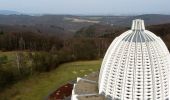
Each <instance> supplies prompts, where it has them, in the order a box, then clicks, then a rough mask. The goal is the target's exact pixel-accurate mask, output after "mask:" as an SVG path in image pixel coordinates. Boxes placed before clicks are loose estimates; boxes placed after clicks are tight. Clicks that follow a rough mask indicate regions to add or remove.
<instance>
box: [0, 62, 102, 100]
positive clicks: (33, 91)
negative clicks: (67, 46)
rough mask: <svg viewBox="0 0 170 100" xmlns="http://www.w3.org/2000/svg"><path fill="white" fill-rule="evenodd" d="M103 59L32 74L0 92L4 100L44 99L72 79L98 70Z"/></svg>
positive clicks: (70, 64) (69, 64)
mask: <svg viewBox="0 0 170 100" xmlns="http://www.w3.org/2000/svg"><path fill="white" fill-rule="evenodd" d="M100 64H101V60H95V61H77V62H72V63H66V64H62V65H60V66H59V67H58V68H56V69H55V70H53V71H51V72H48V73H41V74H39V75H34V76H31V77H30V78H29V79H27V80H24V81H20V82H18V83H16V84H15V85H13V86H12V87H11V88H8V89H6V90H5V91H3V92H2V93H0V99H2V100H42V99H44V98H45V97H46V96H47V95H48V93H50V92H51V91H53V90H54V89H56V88H58V87H60V86H61V85H63V84H65V83H67V82H68V81H70V80H73V79H76V77H78V76H79V77H81V76H83V75H85V74H89V73H91V72H93V71H97V70H99V68H100Z"/></svg>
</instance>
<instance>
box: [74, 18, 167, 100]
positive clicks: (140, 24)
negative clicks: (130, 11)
mask: <svg viewBox="0 0 170 100" xmlns="http://www.w3.org/2000/svg"><path fill="white" fill-rule="evenodd" d="M169 60H170V54H169V51H168V49H167V47H166V45H165V43H164V42H163V41H162V39H161V38H160V37H158V36H156V35H155V34H154V33H152V32H150V31H148V30H145V26H144V21H143V20H140V19H136V20H133V23H132V28H131V30H128V31H126V32H124V33H122V34H121V35H120V36H118V37H116V38H115V39H114V41H113V42H112V43H111V45H110V46H109V48H108V50H107V52H106V54H105V57H104V59H103V62H102V66H101V69H100V73H99V74H97V73H95V74H92V75H89V76H86V77H85V78H78V79H77V83H76V84H75V85H74V88H73V91H72V100H170V99H169V96H170V94H169V93H170V91H169V66H170V62H169ZM98 75H99V77H98ZM87 77H88V78H87ZM83 81H84V82H83ZM78 86H79V87H78ZM82 87H84V89H83V88H82ZM97 87H98V88H97ZM76 91H79V92H77V93H76ZM89 91H90V92H89Z"/></svg>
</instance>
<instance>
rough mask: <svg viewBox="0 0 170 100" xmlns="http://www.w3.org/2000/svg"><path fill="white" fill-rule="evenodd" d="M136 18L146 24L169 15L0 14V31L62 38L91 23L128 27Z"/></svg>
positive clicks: (168, 20) (166, 19)
mask: <svg viewBox="0 0 170 100" xmlns="http://www.w3.org/2000/svg"><path fill="white" fill-rule="evenodd" d="M136 18H141V19H144V20H145V22H146V24H147V25H155V24H165V23H170V15H158V14H148V15H139V16H74V15H42V16H30V15H0V31H4V32H6V33H11V32H13V33H18V32H20V33H24V32H32V33H40V34H49V35H55V36H59V37H62V38H66V37H72V35H73V34H74V33H75V32H76V31H78V30H80V29H82V28H84V27H85V28H86V27H88V26H91V25H96V24H97V25H98V24H99V25H104V26H105V25H107V26H123V27H129V26H130V24H131V21H132V20H133V19H136Z"/></svg>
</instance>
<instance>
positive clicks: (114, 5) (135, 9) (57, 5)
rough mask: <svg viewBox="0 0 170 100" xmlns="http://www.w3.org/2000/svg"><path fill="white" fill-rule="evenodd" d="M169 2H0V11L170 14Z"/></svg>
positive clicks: (107, 0) (1, 0)
mask: <svg viewBox="0 0 170 100" xmlns="http://www.w3.org/2000/svg"><path fill="white" fill-rule="evenodd" d="M169 4H170V0H0V10H12V11H18V12H21V13H32V14H94V15H95V14H112V15H120V14H125V15H126V14H127V15H128V14H170V5H169Z"/></svg>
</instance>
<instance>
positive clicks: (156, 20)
mask: <svg viewBox="0 0 170 100" xmlns="http://www.w3.org/2000/svg"><path fill="white" fill-rule="evenodd" d="M134 19H143V20H144V21H145V25H147V26H148V25H157V24H165V23H170V15H160V14H145V15H138V16H130V17H127V18H125V19H121V20H118V21H116V22H115V23H113V24H116V25H121V26H130V25H131V23H132V20H134Z"/></svg>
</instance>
